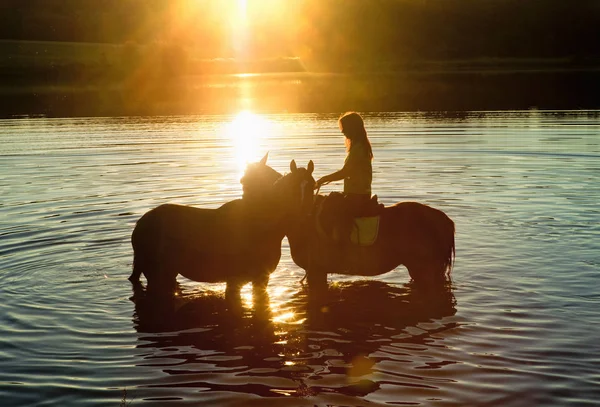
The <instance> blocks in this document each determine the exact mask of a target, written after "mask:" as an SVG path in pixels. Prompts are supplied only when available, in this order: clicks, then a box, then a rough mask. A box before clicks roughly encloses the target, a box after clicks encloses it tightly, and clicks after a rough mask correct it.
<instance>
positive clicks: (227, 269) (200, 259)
mask: <svg viewBox="0 0 600 407" xmlns="http://www.w3.org/2000/svg"><path fill="white" fill-rule="evenodd" d="M266 160H267V156H265V157H264V158H263V159H262V160H261V161H260V162H259V163H256V164H252V165H250V166H249V167H248V169H247V171H246V174H245V175H244V178H242V184H243V187H244V196H243V198H242V199H238V200H234V201H231V202H228V203H226V204H224V205H223V206H221V207H219V208H217V209H201V208H195V207H191V206H183V205H172V204H166V205H161V206H159V207H157V208H154V209H152V210H151V211H149V212H147V213H146V214H144V215H143V216H142V217H141V218H140V219H139V220H138V222H137V224H136V226H135V228H134V230H133V233H132V235H131V244H132V246H133V255H134V265H133V272H132V274H131V276H130V277H129V280H130V281H131V282H132V283H134V284H136V283H139V279H140V276H141V275H142V274H143V275H144V276H145V277H146V280H147V282H148V291H158V292H161V293H172V292H173V291H174V290H175V288H176V285H177V283H176V278H177V275H178V274H181V275H182V276H184V277H187V278H189V279H190V280H194V281H201V282H211V283H213V282H225V283H227V289H226V294H227V295H231V294H235V295H239V288H240V287H241V286H242V285H243V284H245V283H247V282H252V285H253V289H257V288H259V289H263V290H264V289H265V288H266V286H267V284H268V282H269V276H270V274H271V273H272V272H273V271H274V270H275V268H276V267H277V264H278V263H279V259H280V257H281V241H282V240H283V237H284V235H285V230H286V229H287V227H288V223H289V221H290V219H292V218H297V217H299V216H301V211H302V210H305V211H308V210H309V209H310V204H311V203H312V196H313V194H312V188H313V185H314V179H313V178H312V176H311V173H312V171H313V169H314V165H313V163H312V161H311V162H309V164H308V169H304V168H300V169H298V168H297V167H296V163H295V161H293V160H292V162H291V163H290V169H291V172H290V173H288V174H286V175H285V176H282V175H281V174H280V173H278V172H277V171H275V170H273V169H272V168H271V167H269V166H267V165H266Z"/></svg>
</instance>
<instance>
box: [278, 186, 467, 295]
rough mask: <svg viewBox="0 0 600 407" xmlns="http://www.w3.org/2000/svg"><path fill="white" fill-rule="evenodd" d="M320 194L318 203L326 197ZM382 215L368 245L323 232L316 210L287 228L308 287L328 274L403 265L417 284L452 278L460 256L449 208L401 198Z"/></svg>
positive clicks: (384, 269)
mask: <svg viewBox="0 0 600 407" xmlns="http://www.w3.org/2000/svg"><path fill="white" fill-rule="evenodd" d="M315 198H316V199H315V206H316V207H318V206H319V205H321V203H322V202H323V201H324V199H325V197H324V196H323V195H317V196H316V197H315ZM314 213H317V211H314ZM379 216H380V220H379V231H378V236H377V238H376V240H375V242H374V243H373V244H371V245H368V246H361V245H357V244H353V243H351V242H350V241H347V242H344V243H340V242H339V241H334V240H333V239H332V238H331V237H329V236H327V235H325V234H323V233H320V232H319V227H318V225H317V222H318V220H317V216H316V215H315V214H313V215H312V216H311V218H309V219H308V220H303V221H298V222H296V224H295V225H294V226H292V227H291V228H290V229H288V230H287V231H286V234H287V237H288V240H289V243H290V249H291V254H292V258H293V260H294V262H295V263H296V264H297V265H298V266H300V267H302V268H303V269H305V270H306V277H307V280H308V284H309V287H311V288H323V287H326V285H327V274H328V273H336V274H348V275H355V276H375V275H379V274H383V273H386V272H388V271H391V270H393V269H395V268H396V267H398V266H399V265H404V266H405V267H406V268H407V269H408V273H409V275H410V277H411V278H412V280H413V281H414V282H415V283H417V284H423V285H425V286H439V285H443V284H444V283H445V282H446V281H448V280H449V277H450V272H451V270H452V265H453V261H454V256H455V247H454V222H453V221H452V220H451V219H450V218H449V217H448V216H447V215H446V214H445V213H444V212H442V211H440V210H438V209H435V208H432V207H430V206H428V205H424V204H421V203H417V202H400V203H397V204H395V205H392V206H389V207H385V208H382V209H381V210H380V211H379Z"/></svg>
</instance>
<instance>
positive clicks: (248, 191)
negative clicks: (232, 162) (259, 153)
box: [240, 153, 282, 199]
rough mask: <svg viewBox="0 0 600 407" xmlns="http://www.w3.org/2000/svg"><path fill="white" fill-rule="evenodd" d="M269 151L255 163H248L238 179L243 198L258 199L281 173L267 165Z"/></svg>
mask: <svg viewBox="0 0 600 407" xmlns="http://www.w3.org/2000/svg"><path fill="white" fill-rule="evenodd" d="M268 158H269V153H267V154H265V156H264V157H263V158H262V159H261V160H260V161H259V162H257V163H250V164H248V165H247V166H246V171H245V172H244V175H243V176H242V178H241V179H240V183H241V184H242V191H243V198H244V199H260V198H263V197H265V196H267V194H268V193H269V192H270V191H271V187H272V186H273V184H274V183H275V182H276V181H277V180H278V179H279V178H281V176H282V175H281V174H280V173H279V172H277V171H275V170H274V169H273V168H271V167H269V166H268V165H267V159H268Z"/></svg>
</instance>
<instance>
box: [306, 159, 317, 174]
mask: <svg viewBox="0 0 600 407" xmlns="http://www.w3.org/2000/svg"><path fill="white" fill-rule="evenodd" d="M306 170H307V171H308V174H309V175H310V174H312V173H313V171H314V170H315V163H313V160H310V161H309V162H308V167H306Z"/></svg>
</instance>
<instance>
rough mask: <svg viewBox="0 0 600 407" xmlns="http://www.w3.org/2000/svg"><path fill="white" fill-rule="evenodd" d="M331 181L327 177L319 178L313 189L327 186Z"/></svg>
mask: <svg viewBox="0 0 600 407" xmlns="http://www.w3.org/2000/svg"><path fill="white" fill-rule="evenodd" d="M330 182H331V181H330V180H329V179H328V178H327V176H324V177H321V178H319V179H318V180H317V182H316V183H315V189H319V188H321V186H323V185H325V184H329V183H330Z"/></svg>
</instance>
